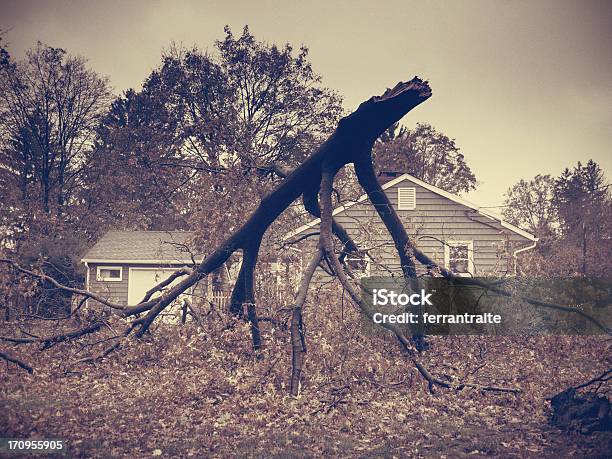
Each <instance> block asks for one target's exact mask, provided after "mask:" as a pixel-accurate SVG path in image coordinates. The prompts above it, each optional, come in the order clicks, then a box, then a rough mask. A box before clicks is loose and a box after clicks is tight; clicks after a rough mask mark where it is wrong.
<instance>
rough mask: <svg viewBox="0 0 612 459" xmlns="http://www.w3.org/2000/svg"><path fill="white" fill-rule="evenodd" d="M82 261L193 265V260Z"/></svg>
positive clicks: (83, 260) (90, 260) (99, 259)
mask: <svg viewBox="0 0 612 459" xmlns="http://www.w3.org/2000/svg"><path fill="white" fill-rule="evenodd" d="M81 263H123V264H126V265H136V264H138V265H170V266H185V265H192V264H193V260H130V259H125V260H108V259H103V258H82V259H81Z"/></svg>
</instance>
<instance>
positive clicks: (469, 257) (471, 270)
mask: <svg viewBox="0 0 612 459" xmlns="http://www.w3.org/2000/svg"><path fill="white" fill-rule="evenodd" d="M462 245H467V248H468V251H467V260H468V272H467V273H455V274H456V275H457V276H460V277H470V276H473V275H474V274H475V273H474V241H453V240H449V241H444V267H445V268H446V269H448V270H451V267H450V248H451V247H459V246H462ZM451 271H452V270H451Z"/></svg>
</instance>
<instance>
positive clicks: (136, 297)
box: [128, 268, 182, 306]
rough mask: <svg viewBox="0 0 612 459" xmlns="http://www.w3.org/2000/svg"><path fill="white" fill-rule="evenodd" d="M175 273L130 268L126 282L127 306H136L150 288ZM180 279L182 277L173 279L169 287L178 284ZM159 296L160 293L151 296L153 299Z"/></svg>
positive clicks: (171, 270)
mask: <svg viewBox="0 0 612 459" xmlns="http://www.w3.org/2000/svg"><path fill="white" fill-rule="evenodd" d="M175 271H176V270H175V269H160V268H130V278H129V281H128V305H130V306H132V305H135V304H138V303H139V302H140V301H142V299H143V298H144V296H145V294H146V293H147V292H148V291H149V290H151V288H152V287H154V286H156V285H157V284H159V283H160V282H161V281H163V280H166V279H168V277H170V276H171V275H172V273H173V272H175ZM181 279H182V277H179V278H178V279H175V280H174V281H173V282H172V284H170V285H174V284H175V283H177V282H180V280H181ZM166 288H168V287H166ZM159 295H160V293H159V292H156V293H155V294H154V295H153V298H155V297H156V296H159Z"/></svg>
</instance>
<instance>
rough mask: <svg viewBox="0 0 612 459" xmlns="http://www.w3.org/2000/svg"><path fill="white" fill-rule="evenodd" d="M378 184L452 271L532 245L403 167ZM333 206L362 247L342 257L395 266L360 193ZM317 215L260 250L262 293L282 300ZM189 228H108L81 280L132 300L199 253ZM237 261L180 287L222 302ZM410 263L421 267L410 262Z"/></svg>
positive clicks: (421, 243)
mask: <svg viewBox="0 0 612 459" xmlns="http://www.w3.org/2000/svg"><path fill="white" fill-rule="evenodd" d="M382 188H383V190H384V191H385V193H386V194H387V196H388V197H389V200H390V202H391V204H392V205H393V206H394V208H395V210H396V211H397V213H398V215H399V217H400V219H401V220H402V221H403V222H404V224H405V227H406V229H407V231H408V233H409V235H410V236H411V240H412V241H413V243H414V244H415V245H416V246H417V247H418V248H419V249H421V250H422V251H423V252H425V253H426V254H427V255H428V256H429V257H430V258H432V259H433V260H434V261H435V262H436V263H438V264H439V265H442V266H445V267H446V268H448V269H450V270H452V271H454V272H455V273H457V274H458V275H462V276H507V275H514V274H515V273H516V270H517V258H518V257H517V255H519V254H520V253H521V252H525V251H527V250H531V249H533V248H534V247H535V246H536V243H537V240H538V239H537V238H536V237H535V236H533V235H532V234H530V233H528V232H527V231H524V230H522V229H520V228H518V227H516V226H514V225H512V224H510V223H508V222H505V221H504V220H503V219H502V218H501V217H500V216H498V215H497V214H495V213H493V212H490V211H488V210H487V209H483V208H481V207H478V206H476V205H475V204H472V203H470V202H468V201H466V200H464V199H463V198H461V197H459V196H456V195H454V194H452V193H449V192H446V191H444V190H442V189H440V188H438V187H435V186H433V185H430V184H428V183H425V182H423V181H422V180H419V179H417V178H415V177H413V176H411V175H409V174H403V175H401V176H399V177H396V178H394V179H392V180H390V181H388V182H386V183H385V184H384V185H383V186H382ZM333 214H334V218H335V219H336V220H337V221H338V222H339V223H340V224H341V225H343V226H344V228H345V229H346V230H347V231H348V233H349V235H350V236H351V237H352V238H353V240H354V241H355V242H356V243H357V245H358V247H360V249H361V250H362V253H363V255H361V256H358V257H353V258H349V259H348V260H347V262H348V263H349V264H350V265H351V266H352V267H353V270H354V271H357V272H358V274H360V275H362V276H389V275H396V274H397V275H399V274H400V273H401V268H400V264H399V259H398V257H397V253H396V250H395V246H394V245H393V241H392V240H391V236H390V235H389V233H388V232H387V230H386V228H385V226H384V225H383V223H382V221H381V220H380V218H379V216H378V214H377V213H376V210H375V209H374V207H373V206H372V205H371V204H370V202H369V200H368V198H367V196H366V195H365V194H364V195H363V196H361V197H359V198H358V199H356V200H354V201H350V202H346V203H344V204H342V205H341V206H339V207H337V208H336V209H335V210H334V211H333ZM319 223H320V220H319V219H314V220H312V221H310V222H308V223H306V224H304V225H302V226H300V227H299V228H296V229H295V230H293V231H291V232H289V233H288V234H286V235H285V236H284V238H283V239H284V242H285V245H286V246H288V247H290V248H291V249H292V250H287V251H286V252H287V253H286V254H284V255H283V254H281V255H282V256H280V257H279V256H277V255H275V256H273V255H272V254H273V253H274V251H271V252H270V253H269V254H266V253H262V256H261V257H260V260H259V263H258V271H260V274H262V275H261V276H259V280H258V282H257V286H258V291H260V292H261V291H262V289H264V290H265V289H266V288H268V289H271V290H273V291H272V292H270V293H269V294H268V296H275V297H282V298H283V299H282V301H286V298H289V297H291V292H289V294H288V295H287V292H283V294H282V295H281V294H280V293H279V286H286V287H295V286H296V284H297V283H298V282H299V272H300V270H299V269H294V266H295V265H298V266H297V267H298V268H299V264H300V261H299V260H300V259H301V260H302V262H304V263H306V262H307V261H308V253H310V252H311V251H312V250H313V244H316V237H315V236H316V235H318V225H319ZM308 235H312V236H313V237H308ZM193 236H194V233H192V232H186V231H185V232H177V231H174V232H167V231H110V232H108V233H106V234H105V235H104V236H103V237H102V238H101V239H100V240H99V241H98V242H97V243H96V244H95V245H94V246H93V247H92V248H91V249H90V250H89V251H88V252H87V254H86V255H85V256H84V257H83V259H82V262H83V263H84V264H85V266H86V268H87V286H86V288H87V289H88V290H90V291H92V292H95V293H98V294H100V295H102V296H105V297H107V298H108V299H110V300H111V301H114V302H118V303H121V304H125V305H135V304H138V303H139V302H140V301H141V300H142V299H143V297H144V296H145V294H146V292H147V291H148V290H149V289H151V287H153V286H155V285H156V284H158V283H159V282H161V281H163V280H164V279H166V278H168V277H169V276H170V275H171V274H172V273H173V272H174V271H176V270H177V269H179V268H181V267H183V266H190V265H193V264H195V263H197V262H200V261H201V259H202V255H201V254H198V253H196V252H194V251H193V250H190V246H192V244H191V240H192V239H193ZM296 241H298V242H297V243H295V244H293V242H296ZM296 253H297V256H294V255H296ZM288 255H291V257H289V256H288ZM238 266H239V258H238V257H237V258H235V259H234V260H233V261H232V262H231V263H229V264H225V265H224V266H223V267H222V268H220V269H219V270H218V271H217V272H215V273H213V274H212V275H211V276H208V277H207V278H205V279H203V280H202V281H200V282H199V283H198V285H197V286H196V287H194V288H193V289H191V290H190V291H188V292H186V295H188V296H191V298H192V302H193V303H197V302H199V301H200V300H202V299H206V300H209V301H213V302H215V304H217V305H218V306H225V305H226V303H227V298H228V295H229V292H230V290H231V289H230V287H231V283H232V279H235V277H236V274H237V269H238ZM262 270H263V271H265V272H264V273H261V271H262ZM417 271H418V272H419V273H420V274H425V273H426V269H425V267H424V266H421V265H418V264H417ZM272 284H274V285H272ZM290 284H291V285H290Z"/></svg>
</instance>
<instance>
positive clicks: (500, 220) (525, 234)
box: [283, 174, 538, 242]
mask: <svg viewBox="0 0 612 459" xmlns="http://www.w3.org/2000/svg"><path fill="white" fill-rule="evenodd" d="M404 181H409V182H412V183H414V184H416V185H419V186H421V187H423V188H425V189H427V190H429V191H431V192H433V193H436V194H438V195H440V196H442V197H444V198H446V199H449V200H451V201H453V202H456V203H458V204H461V205H463V206H465V207H468V208H470V209H473V210H475V211H476V212H477V213H478V214H480V215H482V216H483V217H486V218H488V219H489V220H492V221H496V222H498V223H500V224H501V226H503V227H504V228H507V229H509V230H510V231H513V232H515V233H516V234H519V235H520V236H523V237H524V238H526V239H529V240H530V241H534V242H535V241H537V240H538V238H537V237H535V236H534V235H533V234H531V233H528V232H527V231H525V230H522V229H521V228H519V227H518V226H515V225H513V224H511V223H508V222H506V221H504V220H503V218H502V217H501V215H498V214H496V213H494V212H490V211H489V210H487V209H483V208H482V207H479V206H477V205H476V204H473V203H471V202H469V201H466V200H465V199H463V198H461V197H459V196H457V195H455V194H453V193H449V192H448V191H444V190H443V189H442V188H438V187H437V186H434V185H431V184H429V183H426V182H424V181H422V180H420V179H418V178H416V177H413V176H412V175H410V174H403V175H400V176H399V177H396V178H395V179H393V180H390V181H388V182H387V183H385V184H384V185H382V189H383V190H386V189H388V188H391V187H392V186H394V185H397V184H398V183H401V182H404ZM367 199H368V195H367V194H363V195H361V196H360V197H359V199H357V200H356V201H351V202H348V203H346V204H343V205H341V206H339V207H336V208H335V209H334V211H333V212H332V215H337V214H339V213H341V212H344V211H345V210H346V209H350V208H351V207H353V206H354V205H355V204H358V203H361V202H364V201H366V200H367ZM320 221H321V219H320V218H317V219H315V220H312V221H310V222H308V223H306V224H305V225H302V226H300V227H299V228H297V229H295V230H293V231H291V232H289V233H287V234H286V235H285V237H284V238H283V239H285V240H287V239H290V238H292V237H294V236H297V235H298V234H300V233H302V232H303V231H306V230H307V229H309V228H312V227H313V226H316V225H318V224H319V222H320Z"/></svg>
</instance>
